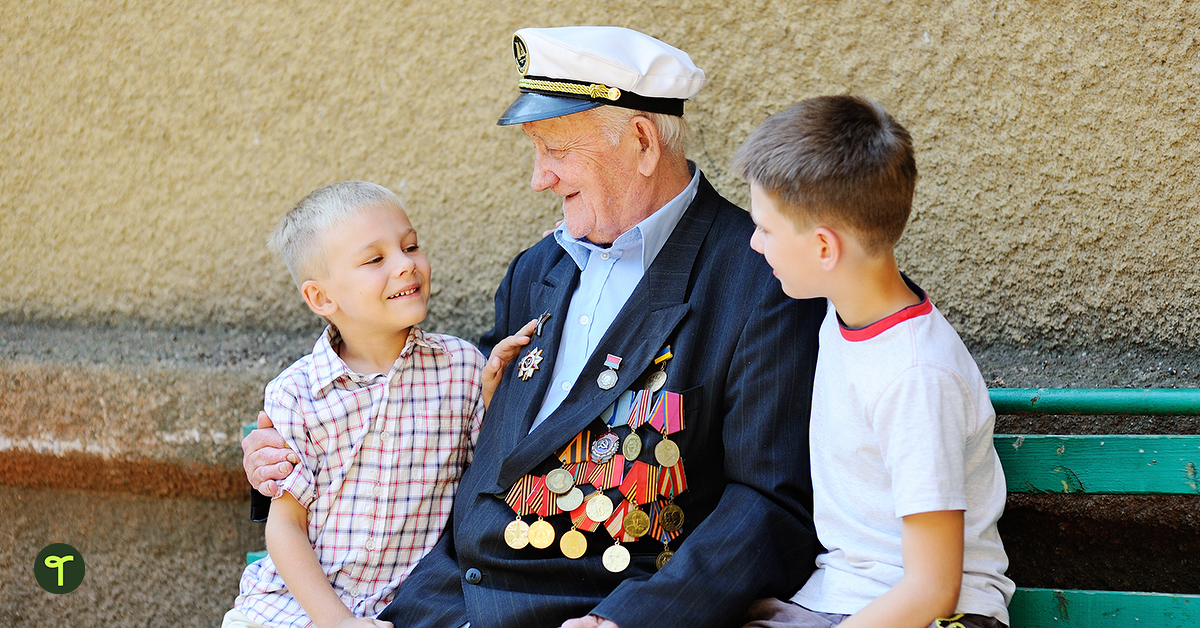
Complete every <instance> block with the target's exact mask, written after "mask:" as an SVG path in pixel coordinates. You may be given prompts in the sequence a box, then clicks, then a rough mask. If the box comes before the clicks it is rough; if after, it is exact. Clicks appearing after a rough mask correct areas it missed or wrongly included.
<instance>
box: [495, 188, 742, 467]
mask: <svg viewBox="0 0 1200 628" xmlns="http://www.w3.org/2000/svg"><path fill="white" fill-rule="evenodd" d="M717 199H719V197H718V196H717V193H716V191H715V190H713V188H712V186H711V185H709V184H708V182H707V181H706V180H705V179H704V178H703V176H701V179H700V189H699V191H698V192H697V194H696V199H695V200H694V201H693V202H692V205H691V207H689V208H688V210H687V211H686V212H684V214H683V216H682V217H681V218H680V220H679V224H678V225H677V226H676V227H675V229H674V230H673V231H672V232H671V236H670V237H669V238H668V239H667V242H666V244H664V245H663V248H662V250H661V251H659V254H658V256H657V257H656V258H655V260H654V263H653V264H651V266H650V268H649V269H648V270H647V272H646V274H645V275H644V276H643V277H642V281H640V282H638V286H637V287H636V288H635V289H634V291H633V294H631V295H630V297H629V300H628V301H627V302H626V303H625V306H624V307H623V308H621V312H620V314H618V315H617V318H616V320H614V321H613V323H612V325H611V326H610V327H609V329H608V331H607V332H606V333H605V335H604V338H602V339H601V341H600V344H599V345H597V347H596V351H595V352H594V353H593V355H592V356H591V357H589V359H588V362H587V364H586V365H585V366H584V368H583V371H582V372H581V373H580V375H579V379H578V380H577V382H576V384H575V386H574V388H572V389H571V392H570V393H569V394H568V395H567V398H566V399H565V400H563V403H562V405H560V406H559V408H558V409H557V410H555V411H554V412H553V413H552V414H551V415H550V416H549V417H547V418H546V421H545V422H544V423H542V424H541V425H540V426H538V428H537V429H536V430H534V431H533V433H531V434H529V435H528V436H526V437H524V438H520V436H523V435H524V434H525V432H527V431H528V429H529V426H530V425H532V421H533V417H534V416H535V415H536V414H537V411H538V409H539V408H540V406H541V399H542V398H543V397H544V394H545V387H546V382H542V384H541V385H540V386H539V387H538V392H537V396H536V398H534V399H529V400H525V402H526V403H528V404H529V405H530V406H532V408H531V409H530V411H529V412H530V413H527V416H526V418H527V420H526V422H525V424H524V430H525V431H523V432H522V433H521V434H520V435H518V438H520V441H519V442H517V443H515V445H516V447H515V448H514V449H510V450H509V451H511V452H512V453H511V454H509V456H508V457H507V458H505V460H504V462H503V463H502V465H501V468H500V476H499V478H497V480H498V486H499V487H501V488H506V487H509V486H512V484H513V482H515V481H516V480H517V478H519V477H520V476H521V475H524V474H525V473H528V472H529V470H530V469H532V468H533V467H535V466H536V465H537V464H538V463H540V462H541V461H543V460H545V459H546V458H547V457H549V456H550V455H551V454H552V453H554V451H555V450H557V449H558V448H559V447H561V446H562V445H563V444H565V443H566V442H567V441H569V440H570V439H571V438H572V437H574V436H575V435H576V434H578V433H579V432H581V431H582V430H583V429H584V428H585V427H587V425H588V424H589V423H591V422H592V421H594V420H595V419H596V417H598V416H599V415H600V413H601V412H602V411H603V410H604V409H605V408H606V407H608V405H609V404H611V403H613V402H614V401H615V400H616V398H617V397H618V396H619V395H620V394H621V392H623V391H624V390H626V389H628V388H629V386H630V385H631V384H632V383H633V380H634V378H637V377H638V376H639V375H640V374H641V373H642V372H643V371H644V370H645V369H646V368H647V367H648V366H649V365H650V363H651V362H652V361H653V359H654V356H655V354H657V352H658V351H659V349H661V348H662V346H663V345H664V344H665V343H666V340H667V338H668V337H669V336H670V334H671V332H672V331H673V330H674V329H675V327H676V326H677V325H678V324H679V322H680V321H681V320H683V317H684V316H685V315H686V314H687V312H688V311H689V309H690V308H689V306H688V304H687V302H686V301H685V299H686V297H687V289H688V283H689V280H690V278H691V275H692V267H693V266H694V264H695V263H696V260H697V256H698V254H699V250H700V245H701V244H702V243H703V241H704V237H705V235H706V234H707V233H708V229H709V228H710V227H711V226H712V221H713V218H714V217H715V216H716V207H717ZM564 258H566V259H567V262H571V260H570V258H569V256H564ZM561 265H562V264H561V262H560V264H559V266H560V267H561ZM572 266H574V264H573V263H572ZM555 270H556V271H557V270H558V267H556V268H555ZM570 283H571V284H572V286H573V285H574V282H570ZM572 290H573V288H572ZM570 293H571V291H570V290H568V291H567V292H566V295H565V297H563V300H562V301H561V302H559V301H557V300H556V301H555V304H556V305H558V306H559V307H560V308H561V310H555V312H559V311H561V315H559V314H557V313H556V314H555V316H556V317H557V318H558V319H559V323H558V326H557V327H555V328H554V334H553V335H551V336H550V337H551V338H560V337H561V336H560V332H561V329H562V324H563V321H562V319H563V318H564V317H565V315H566V311H567V304H568V302H569V299H570ZM554 294H555V298H556V299H557V298H559V296H560V295H559V293H558V291H555V292H554ZM552 320H553V319H552ZM548 335H549V334H548ZM547 351H554V352H557V347H552V348H550V349H548V350H547ZM609 353H611V354H613V355H618V356H621V359H622V361H621V368H620V369H619V370H618V375H619V376H620V378H621V379H620V380H619V382H618V384H617V386H615V387H613V388H612V389H609V390H601V389H600V387H599V386H597V385H596V383H595V381H596V377H597V376H598V375H599V374H600V372H601V371H603V370H604V369H605V367H604V360H603V357H604V356H606V355H607V354H609ZM550 368H552V365H551V366H550ZM544 379H546V380H548V379H549V378H544Z"/></svg>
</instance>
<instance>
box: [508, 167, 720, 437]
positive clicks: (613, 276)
mask: <svg viewBox="0 0 1200 628" xmlns="http://www.w3.org/2000/svg"><path fill="white" fill-rule="evenodd" d="M688 167H689V168H690V169H691V173H692V180H691V181H690V182H689V183H688V185H687V187H685V188H684V189H683V191H682V192H680V193H679V196H676V197H675V198H673V199H671V200H670V201H669V202H668V203H667V204H666V205H663V206H662V208H660V209H659V210H658V211H656V212H654V213H653V214H651V215H650V216H649V217H648V218H646V219H645V220H643V221H641V222H639V223H638V224H637V225H635V226H634V227H633V228H632V229H630V230H629V231H626V232H625V233H622V234H621V235H620V237H618V238H617V239H616V240H615V241H614V242H613V243H612V246H609V247H607V248H605V247H601V246H599V245H596V244H593V243H591V242H589V241H588V240H586V239H582V240H580V239H576V238H572V237H571V235H570V234H568V233H567V232H566V231H565V230H563V228H562V226H559V228H558V229H557V230H555V232H554V239H555V241H557V242H558V245H559V246H561V247H562V248H563V250H565V251H566V252H567V254H568V255H570V256H571V259H573V260H575V264H577V265H578V266H579V270H580V276H579V286H578V287H577V288H575V292H574V293H573V294H572V295H571V304H570V306H568V308H567V321H566V324H565V325H564V326H563V334H562V338H561V339H560V340H559V343H558V354H557V356H558V357H557V358H556V359H555V360H554V372H553V373H552V374H551V380H550V387H549V389H548V390H547V391H546V397H545V399H543V400H542V407H541V409H540V410H539V411H538V414H537V417H536V418H535V419H534V421H533V426H532V427H531V428H530V429H529V431H531V432H532V431H533V430H535V429H537V426H539V425H541V424H542V421H545V420H546V417H548V416H550V413H551V412H554V410H555V409H557V408H558V406H559V404H561V403H562V402H563V399H566V397H567V393H569V392H570V391H571V388H572V387H573V386H575V385H576V380H577V379H579V374H580V373H581V372H582V371H583V367H584V365H585V364H586V362H587V360H588V358H589V357H591V355H592V352H593V351H595V350H596V345H597V344H599V343H600V339H601V338H603V337H604V334H605V332H607V331H608V328H609V326H611V325H612V322H613V320H614V319H616V317H617V314H618V313H619V312H620V311H621V308H622V307H624V306H625V302H626V301H628V300H629V295H631V294H633V289H634V288H636V287H637V284H638V282H639V281H641V280H642V276H643V275H644V274H646V269H647V268H650V264H652V263H654V258H655V257H657V256H658V253H659V251H661V250H662V247H663V245H664V244H666V242H667V238H669V237H670V236H671V233H672V232H673V231H675V225H677V224H679V219H680V218H681V217H683V212H684V211H685V210H686V209H687V208H688V206H689V205H691V204H692V200H693V199H695V198H696V190H698V189H699V187H700V170H699V169H698V168H696V165H695V164H694V163H691V162H688ZM606 357H607V356H603V355H601V356H597V357H596V358H595V359H597V360H600V361H601V362H603V361H604V359H605V358H606ZM618 357H624V356H618ZM617 375H618V377H620V376H622V375H625V376H626V377H631V376H632V375H627V374H626V373H623V372H622V371H621V370H620V369H618V370H617ZM633 375H636V373H635V374H633ZM579 384H580V385H583V386H587V385H591V386H596V385H597V384H596V382H594V381H593V382H580V383H579ZM620 385H622V384H621V383H618V386H620Z"/></svg>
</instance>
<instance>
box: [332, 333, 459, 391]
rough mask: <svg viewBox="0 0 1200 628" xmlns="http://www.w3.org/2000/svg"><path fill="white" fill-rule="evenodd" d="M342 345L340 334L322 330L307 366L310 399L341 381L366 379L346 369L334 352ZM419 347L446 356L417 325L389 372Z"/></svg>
mask: <svg viewBox="0 0 1200 628" xmlns="http://www.w3.org/2000/svg"><path fill="white" fill-rule="evenodd" d="M341 341H342V334H341V332H339V331H338V330H337V328H336V327H334V326H333V325H329V326H327V327H325V331H324V332H322V333H321V337H320V338H318V339H317V344H316V345H315V346H313V351H312V362H311V363H310V367H309V368H310V373H309V381H310V382H312V394H313V397H314V398H315V397H320V396H322V395H323V394H324V392H325V391H327V390H329V389H330V387H332V386H333V384H334V383H335V382H337V381H338V380H340V379H343V378H348V379H351V380H354V381H363V380H366V379H369V378H364V377H361V376H360V375H359V374H357V373H355V372H354V371H352V370H350V367H348V366H346V362H345V361H343V360H342V357H341V356H339V355H338V354H337V350H336V349H334V347H336V346H337V345H338V344H339V343H341ZM418 347H421V348H422V349H424V350H426V351H428V352H430V353H449V350H448V349H447V348H446V343H445V342H443V341H442V339H441V338H439V337H437V336H436V335H430V334H426V333H425V332H424V331H422V330H421V328H420V327H417V326H416V325H413V326H412V329H411V331H410V332H409V334H408V340H406V341H405V343H404V348H403V349H401V350H400V356H399V357H397V358H396V363H395V364H393V365H392V370H391V371H389V373H388V375H389V376H390V375H391V373H392V372H395V371H396V369H398V368H400V366H401V362H403V361H405V359H406V358H408V357H409V356H410V355H412V353H413V351H416V350H417V348H418Z"/></svg>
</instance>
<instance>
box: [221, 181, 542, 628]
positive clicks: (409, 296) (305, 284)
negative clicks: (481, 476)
mask: <svg viewBox="0 0 1200 628" xmlns="http://www.w3.org/2000/svg"><path fill="white" fill-rule="evenodd" d="M270 246H271V248H272V249H274V250H275V251H277V252H278V253H279V254H280V255H281V256H282V257H283V259H284V262H285V263H286V264H287V267H288V271H289V272H290V273H291V275H292V278H293V279H294V280H295V282H296V284H297V286H299V288H300V293H301V295H302V296H303V298H304V302H305V303H306V304H307V305H308V307H309V308H310V309H311V310H312V311H313V312H315V313H316V314H318V315H320V316H321V317H323V318H324V319H325V320H326V321H328V322H329V326H328V327H327V328H326V330H325V332H324V333H323V334H322V335H321V337H320V338H319V339H318V341H317V344H316V346H315V347H314V348H313V352H312V353H311V354H310V355H307V356H305V357H303V358H301V359H300V360H299V361H297V362H296V363H295V364H293V365H292V366H290V367H288V369H287V370H285V371H284V372H283V373H281V374H280V375H279V376H278V377H276V378H275V380H273V381H272V382H271V383H270V384H268V386H267V389H266V404H265V409H266V413H267V414H268V415H269V417H270V419H271V421H272V422H273V423H274V425H275V428H276V429H277V430H278V431H279V433H280V434H281V435H282V436H283V438H284V440H285V441H286V442H287V443H288V445H289V446H290V447H291V449H293V450H294V451H295V452H296V453H297V454H298V455H299V460H300V462H301V464H299V465H297V466H296V468H295V469H294V470H293V472H292V473H291V474H290V475H289V476H288V477H287V478H285V479H284V480H282V481H281V482H280V483H279V485H280V486H279V488H280V489H281V490H280V492H279V493H278V494H277V496H276V498H275V499H274V501H273V503H272V505H271V509H270V515H269V517H268V519H267V528H266V536H267V550H268V552H269V554H270V556H269V557H268V558H266V559H263V560H260V561H258V562H255V563H253V564H251V565H249V566H248V567H247V568H246V570H245V573H244V574H243V576H242V580H241V586H240V590H241V594H240V595H239V596H238V598H237V600H236V601H235V603H234V608H233V610H231V611H229V613H227V614H226V616H225V620H224V624H223V625H224V627H225V628H253V627H256V626H271V627H276V626H311V625H314V624H315V625H316V626H318V627H319V628H334V627H337V628H349V627H351V626H391V624H390V623H388V622H383V621H379V620H376V619H372V618H373V617H374V616H375V615H376V614H377V613H378V612H379V611H380V610H382V609H383V608H384V607H385V606H386V605H387V604H388V603H389V602H390V601H391V599H392V597H393V594H394V593H395V591H396V588H397V587H398V586H399V585H400V583H401V582H402V581H403V580H404V578H405V577H406V576H407V575H408V573H409V572H410V571H411V569H412V567H413V566H414V565H415V564H416V562H417V561H418V560H419V559H420V558H421V557H422V556H424V555H425V554H426V553H427V552H428V551H429V549H430V548H431V547H433V545H434V543H435V542H436V541H437V539H438V537H439V535H440V534H441V531H442V528H443V527H444V526H445V524H446V520H447V518H448V516H449V513H450V506H451V503H452V502H453V499H454V492H455V489H456V487H457V485H458V480H459V478H460V477H461V475H462V472H463V470H464V469H465V467H466V466H467V464H469V463H470V460H471V456H472V452H473V449H474V444H475V440H476V437H477V435H478V432H479V426H480V421H481V420H482V418H483V412H484V407H485V405H486V403H487V402H488V400H489V399H490V397H491V393H492V392H493V391H494V390H495V387H496V385H497V384H498V383H499V379H500V376H501V374H502V372H503V368H504V366H505V365H507V363H508V362H509V361H510V360H511V359H512V357H513V356H514V355H515V354H516V352H517V351H519V350H520V346H521V345H523V344H525V343H527V342H528V338H527V336H528V333H529V331H530V330H531V329H532V325H529V326H526V328H525V329H523V330H522V332H521V334H518V335H515V336H511V337H509V338H507V339H506V340H505V341H503V342H502V343H500V344H499V345H497V347H496V348H495V350H493V352H492V357H491V359H490V360H489V361H488V362H487V363H486V364H485V362H484V359H483V356H482V355H480V353H479V351H478V350H477V349H476V348H475V347H474V346H472V345H471V344H469V343H467V342H466V341H464V340H460V339H458V338H455V337H453V336H445V335H441V334H433V333H427V332H424V331H422V330H421V329H420V328H419V327H417V323H418V322H420V321H421V320H422V319H424V318H425V315H426V311H427V304H428V302H429V295H430V292H431V290H430V266H429V261H428V260H427V259H426V258H425V255H424V253H422V252H421V247H420V245H419V244H418V242H417V232H416V230H415V229H413V226H412V223H411V222H409V219H408V216H407V215H406V214H405V212H404V208H403V207H402V206H401V204H400V201H399V199H397V198H396V196H395V195H394V194H392V193H391V192H390V191H389V190H387V189H386V188H383V187H381V186H378V185H375V184H373V183H367V182H364V181H343V182H340V183H334V184H331V185H327V186H324V187H322V188H319V189H317V190H315V191H314V192H312V193H311V194H309V195H308V196H307V197H305V198H304V199H303V200H302V201H300V203H299V204H297V205H296V207H295V208H294V209H292V210H291V211H290V212H288V214H287V215H286V216H284V218H283V220H282V221H281V222H280V223H279V226H278V227H277V228H276V230H275V233H274V234H273V235H272V236H271V240H270ZM522 334H523V335H522Z"/></svg>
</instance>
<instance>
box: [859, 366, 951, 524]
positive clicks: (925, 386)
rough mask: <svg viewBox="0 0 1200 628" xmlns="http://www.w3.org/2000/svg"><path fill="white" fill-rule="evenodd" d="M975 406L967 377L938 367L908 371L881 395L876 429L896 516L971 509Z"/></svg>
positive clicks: (876, 416)
mask: <svg viewBox="0 0 1200 628" xmlns="http://www.w3.org/2000/svg"><path fill="white" fill-rule="evenodd" d="M971 407H972V403H971V395H970V392H969V389H968V387H967V385H966V382H965V381H963V380H962V378H960V377H959V376H958V375H957V374H955V373H953V372H952V371H949V370H946V369H944V368H941V367H937V366H929V365H919V366H915V367H913V368H910V369H908V370H906V371H905V372H904V373H902V374H901V375H900V376H899V377H898V378H897V380H896V381H895V382H893V383H892V385H890V386H889V387H888V388H887V389H886V390H885V391H884V393H883V395H881V397H880V399H879V402H878V404H877V405H876V407H875V409H874V411H873V412H872V413H871V416H872V419H871V421H872V430H873V431H874V433H875V436H876V438H877V439H878V442H879V446H880V451H881V454H882V455H883V461H884V465H885V467H886V468H887V470H888V472H889V473H890V474H891V484H892V492H893V497H894V500H895V507H896V513H895V514H896V516H897V517H905V516H908V515H912V514H917V513H922V512H933V511H939V510H966V508H967V499H966V490H965V479H964V473H965V472H964V466H965V463H964V460H965V456H966V444H967V438H968V437H969V433H970V417H971V416H973V415H972V410H971Z"/></svg>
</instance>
